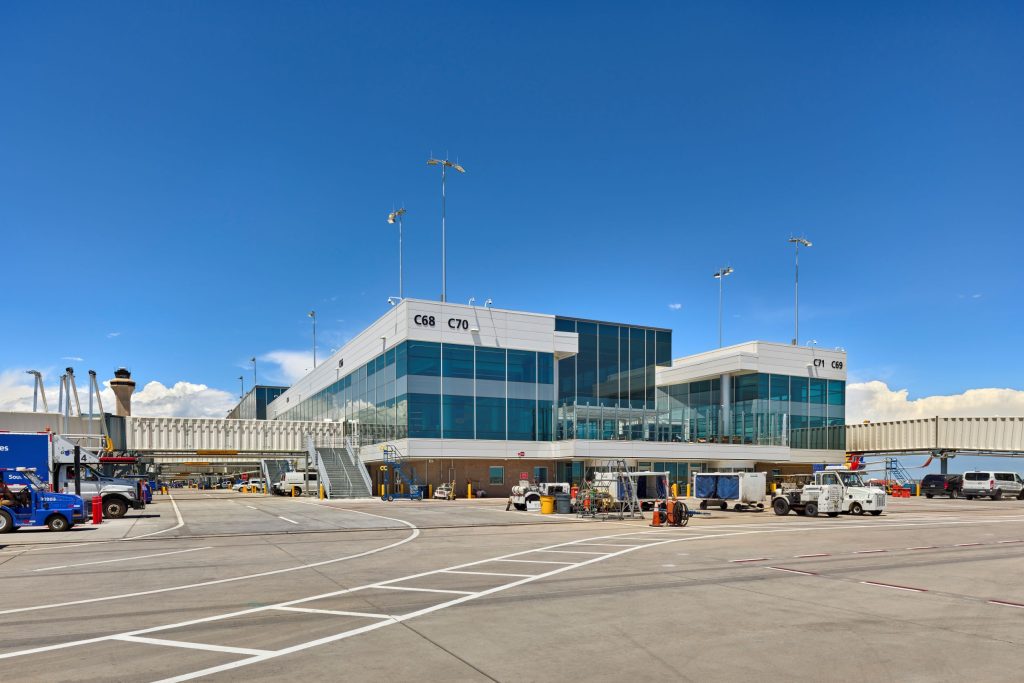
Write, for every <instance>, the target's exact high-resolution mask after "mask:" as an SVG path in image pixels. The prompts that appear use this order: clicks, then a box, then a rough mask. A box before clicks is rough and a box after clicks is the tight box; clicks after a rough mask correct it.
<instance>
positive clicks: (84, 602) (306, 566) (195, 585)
mask: <svg viewBox="0 0 1024 683" xmlns="http://www.w3.org/2000/svg"><path fill="white" fill-rule="evenodd" d="M171 502H174V501H173V499H172V500H171ZM324 507H329V506H324ZM334 509H339V508H334ZM344 512H354V513H356V514H360V515H368V516H370V517H379V518H380V519H386V520H388V521H390V522H399V523H401V524H404V525H405V526H407V527H409V528H410V529H411V530H412V533H410V534H409V535H408V536H406V537H405V538H403V539H402V540H400V541H396V542H394V543H389V544H388V545H383V546H381V547H379V548H374V549H373V550H366V551H364V552H361V553H355V554H352V555H343V556H342V557H335V558H332V559H330V560H321V561H320V562H311V563H309V564H300V565H296V566H294V567H285V568H284V569H272V570H269V571H265V572H257V573H255V574H243V575H241V576H232V577H229V578H226V579H212V580H210V581H200V582H198V583H187V584H182V585H178V586H166V587H164V588H154V589H152V590H147V591H136V592H134V593H120V594H117V595H107V596H103V597H99V598H85V599H82V600H69V601H67V602H51V603H48V604H44V605H34V606H32V607H16V608H14V609H7V610H0V615H3V614H17V613H19V612H34V611H37V610H41V609H54V608H58V607H70V606H72V605H87V604H90V603H94V602H106V601H108V600H124V599H126V598H138V597H141V596H143V595H155V594H157V593H169V592H172V591H181V590H190V589H192V588H201V587H203V586H216V585H219V584H222V583H233V582H235V581H247V580H248V579H258V578H262V577H264V576H275V575H277V574H287V573H289V572H295V571H300V570H303V569H313V568H314V567H323V566H325V565H329V564H335V563H336V562H344V561H346V560H354V559H357V558H360V557H366V556H367V555H373V554H375V553H380V552H383V551H385V550H390V549H391V548H397V547H398V546H400V545H403V544H405V543H408V542H409V541H413V540H415V539H416V538H417V537H418V536H419V535H420V530H419V529H418V528H416V526H415V525H414V524H412V523H411V522H407V521H405V520H404V519H398V518H396V517H385V516H384V515H375V514H373V513H372V512H362V511H360V510H344ZM135 538H142V537H141V536H136V537H135ZM84 642H86V641H74V642H72V643H70V644H71V645H77V644H83V643H84ZM90 642H91V641H90ZM42 651H43V650H40V652H42ZM9 654H10V653H9ZM4 657H5V655H0V659H3V658H4Z"/></svg>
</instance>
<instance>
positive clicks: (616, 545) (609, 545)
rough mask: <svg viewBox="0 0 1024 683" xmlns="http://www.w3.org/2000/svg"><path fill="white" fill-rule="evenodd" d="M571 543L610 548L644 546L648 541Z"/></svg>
mask: <svg viewBox="0 0 1024 683" xmlns="http://www.w3.org/2000/svg"><path fill="white" fill-rule="evenodd" d="M569 545H602V546H608V547H609V548H643V547H644V546H645V545H647V544H646V543H641V544H636V543H570V544H569Z"/></svg>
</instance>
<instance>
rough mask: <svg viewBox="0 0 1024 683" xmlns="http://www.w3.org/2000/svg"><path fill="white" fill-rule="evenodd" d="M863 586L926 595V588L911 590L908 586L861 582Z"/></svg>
mask: <svg viewBox="0 0 1024 683" xmlns="http://www.w3.org/2000/svg"><path fill="white" fill-rule="evenodd" d="M861 583H863V584H864V585H865V586H878V587H879V588H892V589H893V590H898V591H910V592H912V593H927V592H928V590H927V589H926V588H911V587H910V586H897V585H896V584H893V583H879V582H878V581H861Z"/></svg>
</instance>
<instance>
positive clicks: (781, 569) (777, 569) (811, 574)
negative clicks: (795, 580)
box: [765, 567, 817, 576]
mask: <svg viewBox="0 0 1024 683" xmlns="http://www.w3.org/2000/svg"><path fill="white" fill-rule="evenodd" d="M765 569H772V570H774V571H777V572H789V573H790V574H803V575H804V576H817V574H816V573H814V572H805V571H801V570H799V569H787V568H786V567H765Z"/></svg>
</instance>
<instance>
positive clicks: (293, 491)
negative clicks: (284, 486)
mask: <svg viewBox="0 0 1024 683" xmlns="http://www.w3.org/2000/svg"><path fill="white" fill-rule="evenodd" d="M295 489H296V487H295V486H293V487H292V498H294V497H295Z"/></svg>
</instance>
